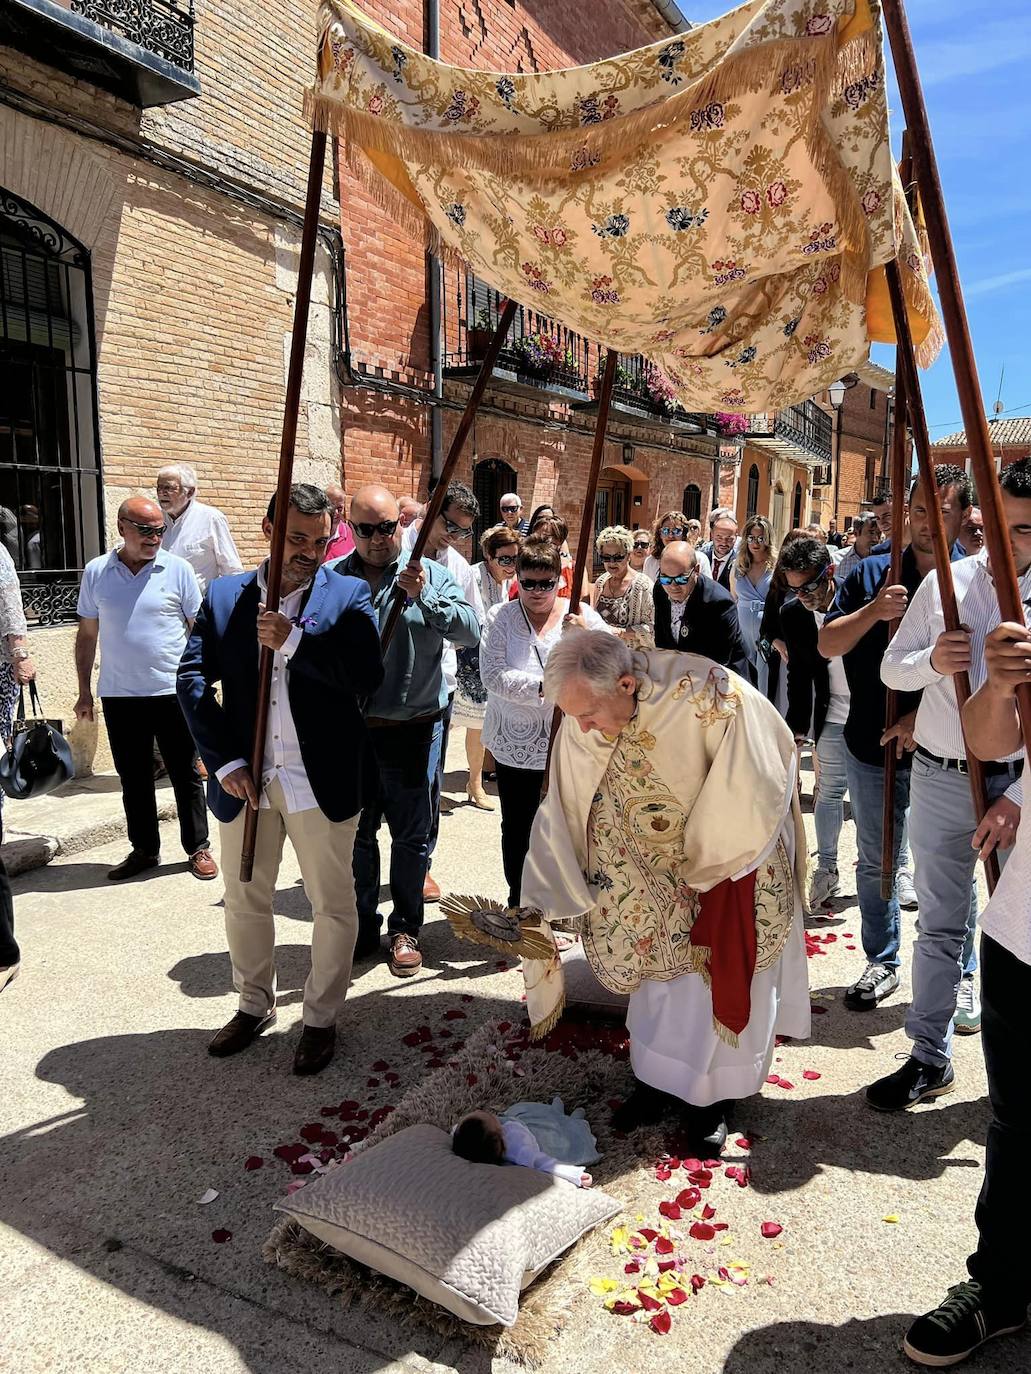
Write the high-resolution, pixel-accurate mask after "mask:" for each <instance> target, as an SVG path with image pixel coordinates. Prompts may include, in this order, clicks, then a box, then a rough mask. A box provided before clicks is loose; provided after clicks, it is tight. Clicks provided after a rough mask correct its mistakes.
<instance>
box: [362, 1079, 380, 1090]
mask: <svg viewBox="0 0 1031 1374" xmlns="http://www.w3.org/2000/svg"><path fill="white" fill-rule="evenodd" d="M365 1086H366V1087H367V1088H378V1087H379V1079H378V1078H367V1079H366V1080H365Z"/></svg>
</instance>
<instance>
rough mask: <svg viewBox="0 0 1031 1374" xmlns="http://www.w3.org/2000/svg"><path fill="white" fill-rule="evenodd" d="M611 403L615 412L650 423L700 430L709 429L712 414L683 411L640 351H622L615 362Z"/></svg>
mask: <svg viewBox="0 0 1031 1374" xmlns="http://www.w3.org/2000/svg"><path fill="white" fill-rule="evenodd" d="M604 361H605V360H604V358H603V356H602V351H601V349H600V348H599V349H598V350H597V365H596V368H595V380H594V392H595V395H597V392H598V388H599V386H600V384H601V373H602V371H603V369H604ZM612 404H613V407H614V408H615V409H616V410H617V411H624V412H626V413H627V414H629V415H632V416H633V418H634V419H635V420H646V421H648V422H649V423H658V424H662V425H673V426H676V427H677V428H680V427H682V426H688V427H690V428H691V429H693V430H699V431H701V432H702V433H705V432H707V431H708V430H710V429H712V427H713V422H712V417H711V416H709V415H702V414H697V413H696V412H694V411H686V410H684V409H683V408H682V406H680V405H679V403H678V402H677V401H675V400H674V399H673V397H672V395H671V393H670V392H669V391H668V390H667V387H666V384H665V382H664V379H663V377H662V374H661V373H660V372H659V371H658V369H657V368H655V367H654V366H653V365H652V364H651V363H649V361H648V359H647V358H645V357H643V356H642V355H641V354H640V353H621V354H620V357H619V362H618V363H617V364H616V380H615V383H614V385H613V388H612Z"/></svg>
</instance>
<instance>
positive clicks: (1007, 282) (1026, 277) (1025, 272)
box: [963, 267, 1031, 298]
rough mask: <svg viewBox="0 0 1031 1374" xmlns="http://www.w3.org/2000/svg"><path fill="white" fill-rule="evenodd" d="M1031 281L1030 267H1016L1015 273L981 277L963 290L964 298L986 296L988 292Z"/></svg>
mask: <svg viewBox="0 0 1031 1374" xmlns="http://www.w3.org/2000/svg"><path fill="white" fill-rule="evenodd" d="M1022 281H1031V267H1018V268H1017V270H1016V271H1015V272H1000V273H999V275H998V276H996V277H982V278H981V280H980V281H975V282H971V283H970V285H969V286H966V287H964V288H963V294H964V296H966V297H968V298H969V297H971V296H986V295H987V294H988V292H989V291H1001V290H1002V288H1003V287H1005V286H1016V285H1017V283H1018V282H1022Z"/></svg>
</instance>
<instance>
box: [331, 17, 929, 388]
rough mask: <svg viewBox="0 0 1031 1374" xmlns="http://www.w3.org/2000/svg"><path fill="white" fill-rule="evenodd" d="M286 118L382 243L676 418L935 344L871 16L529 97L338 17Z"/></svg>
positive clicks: (618, 65) (576, 78)
mask: <svg viewBox="0 0 1031 1374" xmlns="http://www.w3.org/2000/svg"><path fill="white" fill-rule="evenodd" d="M320 24H321V31H320V49H319V78H318V82H317V85H316V87H315V89H314V90H312V91H311V92H309V94H308V97H307V101H306V109H307V113H308V115H309V117H310V118H311V119H312V120H313V121H314V122H315V123H316V124H317V125H318V126H320V127H323V128H328V129H332V130H333V131H334V132H335V133H337V134H338V135H340V137H341V139H342V140H343V143H344V148H345V151H346V154H347V156H348V159H349V161H350V163H351V165H352V166H353V167H355V169H356V170H357V171H358V172H359V174H360V175H361V176H362V177H363V179H364V181H365V183H366V185H368V186H369V187H370V188H371V189H372V190H373V192H374V193H375V194H377V196H378V197H379V199H380V201H381V203H383V204H385V205H386V206H387V207H388V208H389V209H390V210H391V211H392V212H393V213H395V214H396V215H397V216H398V217H399V218H400V219H401V220H402V221H403V222H405V223H407V224H409V225H410V226H411V227H412V228H413V229H422V228H425V227H428V228H429V231H430V234H431V238H432V241H433V243H434V245H435V247H437V248H438V250H439V251H441V252H442V253H445V254H448V255H453V256H454V257H456V258H459V259H462V260H463V261H465V262H467V263H469V264H470V265H471V266H472V268H473V269H474V271H475V272H476V273H477V274H478V275H479V276H480V277H482V278H483V279H484V280H485V281H486V282H488V283H489V284H490V285H491V286H493V287H494V288H496V289H497V290H498V291H500V292H502V293H503V294H504V295H506V296H509V297H511V298H513V299H515V300H517V301H519V302H521V303H523V304H525V305H528V306H532V308H533V309H535V310H537V311H539V312H541V313H542V314H545V315H548V316H553V317H554V318H556V319H558V320H560V321H561V322H562V323H563V324H565V325H566V326H568V328H570V329H572V330H574V331H576V332H578V333H580V334H583V335H585V336H586V337H588V338H589V339H593V340H597V341H599V342H600V343H602V344H604V345H606V346H607V347H611V348H615V349H618V350H619V351H620V352H622V353H629V354H633V353H643V354H644V355H645V356H646V357H648V358H649V359H651V360H652V361H653V362H654V363H655V364H656V365H657V366H659V367H661V368H662V370H663V371H664V372H665V373H666V374H667V375H668V377H669V378H670V380H671V382H672V383H673V386H674V388H675V389H676V392H677V396H678V399H679V400H680V401H681V403H682V404H683V405H684V406H685V408H687V409H688V410H691V411H714V410H721V411H734V410H740V411H756V410H773V409H777V408H779V407H781V406H785V405H789V404H792V403H795V402H797V401H800V400H802V399H804V398H806V397H808V396H811V395H813V394H814V393H816V392H819V391H820V390H822V389H823V388H824V387H825V386H827V385H828V384H829V383H830V382H832V381H834V380H836V379H837V378H838V377H841V376H843V375H844V374H845V373H847V372H849V371H851V370H852V369H854V368H855V367H856V366H858V365H859V364H860V363H862V362H863V361H864V360H865V359H866V357H867V356H868V353H869V345H870V342H871V341H880V342H889V343H891V342H894V329H893V326H892V323H891V312H890V308H889V306H888V301H887V291H886V286H885V282H884V271H883V264H884V263H885V262H887V261H889V260H890V259H892V258H894V257H896V256H897V257H898V258H899V260H900V262H901V264H902V267H903V278H904V282H905V288H906V298H907V303H908V306H909V312H910V320H911V326H912V330H913V336H914V339H915V340H916V342H917V345H918V358H919V361H920V362H921V363H923V364H924V365H927V364H928V363H929V362H930V361H932V360H933V357H934V356H935V354H936V353H937V351H938V348H939V347H940V343H941V331H940V326H939V322H938V319H937V315H936V313H935V308H934V305H933V302H932V300H931V295H930V291H929V287H928V280H927V271H926V267H925V263H924V259H923V256H922V254H921V251H920V244H919V241H918V236H917V233H916V230H915V228H914V225H913V221H912V219H911V217H910V214H909V211H908V208H907V206H906V203H905V199H904V197H903V194H902V190H901V187H900V185H899V182H898V177H897V175H896V173H895V169H894V165H893V162H892V158H891V150H890V145H889V139H888V117H887V103H886V98H885V83H884V58H883V51H882V43H881V28H880V11H879V8H878V5H877V0H748V3H746V4H744V5H742V6H740V7H739V8H738V9H736V10H734V11H733V12H732V13H731V14H728V15H724V16H723V17H722V18H720V19H716V20H713V21H712V22H711V23H709V24H705V25H702V26H700V27H699V28H696V29H693V30H691V31H690V32H688V33H684V34H680V35H678V36H677V37H675V38H672V39H667V40H664V41H662V42H660V43H654V44H652V45H650V46H648V47H645V48H639V49H637V50H636V51H635V52H630V53H624V54H623V55H621V56H619V57H614V58H610V59H606V60H604V61H600V62H595V63H592V64H591V65H590V66H585V67H574V68H569V69H567V70H563V71H552V72H539V73H536V72H535V73H527V74H523V73H496V72H486V71H472V70H466V69H462V68H458V67H451V66H448V65H447V64H445V63H441V62H435V61H432V60H431V59H430V58H428V57H426V56H425V55H424V54H422V53H421V52H419V51H417V50H415V49H413V48H410V47H408V46H406V45H405V44H404V43H401V42H400V41H398V40H397V39H395V38H393V37H391V35H390V34H389V33H387V32H386V30H384V29H383V28H381V27H380V26H379V25H378V24H376V23H374V22H373V21H371V20H370V19H368V18H366V17H365V16H364V15H363V14H362V13H361V11H360V10H359V9H358V8H356V6H355V5H353V4H351V3H350V0H328V3H325V4H323V6H322V8H321V12H320Z"/></svg>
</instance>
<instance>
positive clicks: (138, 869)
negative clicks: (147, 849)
mask: <svg viewBox="0 0 1031 1374" xmlns="http://www.w3.org/2000/svg"><path fill="white" fill-rule="evenodd" d="M157 866H158V856H157V855H156V854H139V853H137V851H136V850H135V849H134V850H133V851H132V853H131V854H130V855H129V857H128V858H127V859H123V860H122V862H121V863H120V864H119V865H118V866H117V867H116V868H112V869H111V870H110V872H109V873H108V875H107V877H108V881H109V882H112V883H121V882H124V881H125V879H126V878H135V877H136V876H137V874H139V873H146V872H147V870H148V869H150V868H157Z"/></svg>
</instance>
